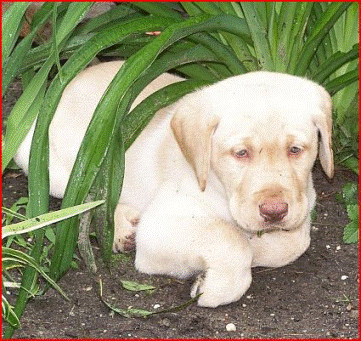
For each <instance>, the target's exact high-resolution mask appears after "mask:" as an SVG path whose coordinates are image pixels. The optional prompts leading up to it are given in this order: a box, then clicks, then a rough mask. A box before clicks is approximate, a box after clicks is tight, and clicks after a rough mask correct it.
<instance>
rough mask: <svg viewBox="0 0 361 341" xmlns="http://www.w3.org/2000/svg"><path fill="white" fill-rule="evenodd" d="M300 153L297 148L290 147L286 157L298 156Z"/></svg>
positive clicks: (300, 150) (299, 149)
mask: <svg viewBox="0 0 361 341" xmlns="http://www.w3.org/2000/svg"><path fill="white" fill-rule="evenodd" d="M301 152H302V149H301V148H299V147H295V146H293V147H290V148H289V149H288V155H290V156H297V155H300V154H301Z"/></svg>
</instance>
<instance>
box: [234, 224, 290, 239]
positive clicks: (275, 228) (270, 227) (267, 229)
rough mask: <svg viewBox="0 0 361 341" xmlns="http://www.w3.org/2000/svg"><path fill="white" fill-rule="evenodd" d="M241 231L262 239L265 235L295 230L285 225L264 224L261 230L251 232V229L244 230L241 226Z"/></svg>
mask: <svg viewBox="0 0 361 341" xmlns="http://www.w3.org/2000/svg"><path fill="white" fill-rule="evenodd" d="M240 227H241V229H242V230H243V231H245V232H246V233H247V234H251V235H257V236H258V237H261V236H262V235H263V234H266V233H273V232H281V231H282V232H289V231H291V230H293V229H291V228H288V227H285V226H284V224H282V223H279V224H263V225H262V228H261V229H259V230H250V229H246V228H243V227H242V226H240Z"/></svg>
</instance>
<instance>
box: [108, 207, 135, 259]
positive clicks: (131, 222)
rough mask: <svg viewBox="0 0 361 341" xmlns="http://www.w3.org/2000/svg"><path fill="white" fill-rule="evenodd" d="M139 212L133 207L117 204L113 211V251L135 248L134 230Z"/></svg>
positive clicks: (126, 250) (125, 250)
mask: <svg viewBox="0 0 361 341" xmlns="http://www.w3.org/2000/svg"><path fill="white" fill-rule="evenodd" d="M139 218H140V213H139V212H138V211H137V210H135V209H134V208H132V207H130V206H128V205H125V204H119V205H118V206H117V208H116V210H115V213H114V242H113V252H115V253H118V252H129V251H132V250H134V249H135V230H136V225H137V224H138V222H139Z"/></svg>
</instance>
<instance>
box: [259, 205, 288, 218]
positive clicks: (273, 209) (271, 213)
mask: <svg viewBox="0 0 361 341" xmlns="http://www.w3.org/2000/svg"><path fill="white" fill-rule="evenodd" d="M259 212H260V215H261V217H262V218H264V220H265V222H270V223H276V222H279V221H281V220H282V219H283V218H284V217H285V216H286V215H287V213H288V204H287V203H285V202H282V201H274V200H270V201H266V202H265V203H263V204H261V205H260V206H259Z"/></svg>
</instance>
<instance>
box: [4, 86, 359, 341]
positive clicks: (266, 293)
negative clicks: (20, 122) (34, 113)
mask: <svg viewBox="0 0 361 341" xmlns="http://www.w3.org/2000/svg"><path fill="white" fill-rule="evenodd" d="M15 90H16V88H15ZM15 95H16V94H15ZM12 103H13V99H12V98H10V97H9V96H7V97H6V98H5V100H4V102H3V110H4V111H3V113H5V115H6V112H8V111H9V107H11V105H12ZM15 175H16V176H17V177H15ZM314 180H315V187H316V190H317V193H318V200H317V206H316V210H317V217H316V220H315V222H314V223H313V228H312V242H311V246H310V248H309V249H308V250H307V251H306V253H305V254H304V255H302V256H301V257H300V258H299V259H298V260H297V261H295V262H294V263H293V264H290V265H288V266H285V267H283V268H278V269H269V268H254V269H253V270H252V275H253V282H252V285H251V287H250V289H249V290H248V291H247V293H246V294H245V295H244V296H243V297H242V298H241V299H240V300H239V301H238V302H235V303H232V304H229V305H226V306H221V307H218V308H216V309H209V308H208V309H207V308H200V307H198V306H197V305H196V304H195V303H192V304H191V305H189V306H188V307H186V308H184V309H182V310H180V311H176V312H169V313H164V314H159V315H153V316H150V317H148V318H147V319H145V318H125V317H122V316H120V315H118V314H114V313H112V312H111V311H110V309H109V308H108V307H107V306H105V305H104V303H103V302H102V301H101V300H100V298H99V286H98V283H97V282H96V281H95V280H94V278H92V276H91V275H90V274H89V272H88V271H87V269H86V268H85V266H84V263H83V262H82V261H79V262H78V264H79V268H78V269H73V270H71V271H69V272H68V274H67V275H66V276H64V277H63V278H62V279H61V280H60V283H59V284H60V286H61V287H62V288H63V289H64V290H65V291H66V293H67V294H68V296H69V297H70V301H66V300H64V299H63V298H62V296H61V295H60V294H59V293H57V292H56V291H55V290H53V289H50V290H48V291H47V292H46V293H45V294H44V295H43V296H39V297H36V298H35V299H32V300H30V302H29V304H28V306H27V309H26V311H25V313H24V315H23V317H22V319H21V328H20V329H19V330H17V331H16V332H15V334H14V337H16V338H37V339H43V338H44V339H45V338H67V339H72V338H124V339H132V338H162V339H163V338H179V339H182V338H304V339H310V338H348V339H350V338H358V336H359V333H358V330H359V328H358V321H359V314H358V306H359V300H358V294H359V290H358V287H359V276H358V273H359V271H358V247H357V245H355V244H353V245H345V244H344V243H343V242H342V232H343V228H342V227H343V226H344V225H345V224H347V223H348V218H347V214H346V212H345V209H344V207H343V205H342V204H340V203H339V202H337V201H336V199H335V194H336V193H339V192H340V190H341V188H342V186H343V185H344V183H346V182H349V181H356V180H357V179H356V177H355V176H354V175H353V174H351V173H350V172H348V171H345V170H342V169H339V168H336V175H335V178H334V180H333V181H332V182H328V181H327V180H326V178H325V176H324V175H323V173H322V172H321V170H320V166H319V165H318V164H317V165H316V167H315V169H314ZM26 195H27V182H26V177H25V176H24V175H22V174H21V172H20V171H15V172H13V171H11V172H7V173H5V174H4V175H3V206H6V207H10V206H11V205H12V204H13V203H14V202H15V201H16V200H17V199H18V198H19V197H21V196H26ZM58 205H59V201H57V200H53V201H52V208H56V207H58ZM94 249H95V252H96V255H99V252H98V250H97V248H96V244H95V245H94ZM97 260H98V267H99V275H100V276H101V278H102V281H103V297H104V298H105V300H107V302H109V303H110V304H112V305H114V306H116V307H119V308H128V307H129V306H132V307H135V308H142V309H146V310H150V311H159V310H162V309H165V308H169V307H174V306H178V305H181V304H183V303H185V302H186V301H188V300H189V298H190V297H189V292H190V286H191V284H192V280H185V281H180V280H175V279H171V278H169V277H165V276H149V275H143V274H140V273H138V272H137V271H135V269H134V266H133V262H134V254H130V255H114V259H113V260H112V266H111V269H110V270H108V269H107V268H106V267H105V266H104V265H102V262H101V259H100V257H97ZM121 280H128V281H136V282H139V283H142V284H151V285H153V286H155V287H156V289H155V290H153V291H152V292H149V291H141V292H134V291H128V290H125V289H124V288H123V287H122V285H121ZM230 323H232V324H234V326H235V329H236V330H235V331H227V330H226V326H227V324H230Z"/></svg>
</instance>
